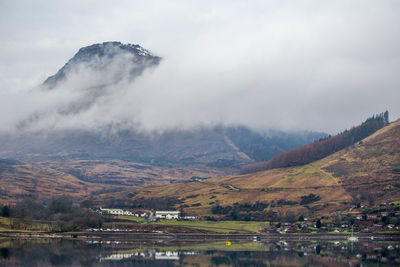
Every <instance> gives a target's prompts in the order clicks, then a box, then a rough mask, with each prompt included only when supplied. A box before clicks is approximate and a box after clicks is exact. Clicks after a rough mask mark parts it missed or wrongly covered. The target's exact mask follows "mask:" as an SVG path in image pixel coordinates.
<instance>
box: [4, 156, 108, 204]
mask: <svg viewBox="0 0 400 267" xmlns="http://www.w3.org/2000/svg"><path fill="white" fill-rule="evenodd" d="M103 188H104V187H103V186H101V185H97V184H90V183H87V182H84V181H81V180H79V179H77V178H76V177H74V176H72V175H69V174H65V173H62V172H59V171H56V170H54V169H50V168H42V167H38V166H33V165H30V164H26V163H24V162H20V161H17V160H10V159H0V203H3V204H4V203H8V204H10V203H15V202H16V201H18V200H21V199H24V198H31V199H49V198H52V197H55V196H61V195H69V196H73V197H80V198H82V197H83V196H88V195H89V194H90V193H91V192H94V191H96V190H102V189H103Z"/></svg>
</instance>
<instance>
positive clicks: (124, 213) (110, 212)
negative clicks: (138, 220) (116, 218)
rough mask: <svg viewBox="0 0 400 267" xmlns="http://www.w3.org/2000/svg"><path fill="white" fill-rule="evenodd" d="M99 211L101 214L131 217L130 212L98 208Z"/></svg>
mask: <svg viewBox="0 0 400 267" xmlns="http://www.w3.org/2000/svg"><path fill="white" fill-rule="evenodd" d="M100 210H101V211H102V212H106V213H108V214H112V215H133V214H132V212H130V211H128V210H122V209H103V208H100Z"/></svg>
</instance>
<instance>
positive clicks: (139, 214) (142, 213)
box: [133, 210, 147, 217]
mask: <svg viewBox="0 0 400 267" xmlns="http://www.w3.org/2000/svg"><path fill="white" fill-rule="evenodd" d="M133 216H135V217H147V213H145V212H143V211H141V210H138V211H136V212H135V213H133Z"/></svg>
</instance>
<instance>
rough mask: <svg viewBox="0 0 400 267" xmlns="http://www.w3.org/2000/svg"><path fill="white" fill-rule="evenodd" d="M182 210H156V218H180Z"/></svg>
mask: <svg viewBox="0 0 400 267" xmlns="http://www.w3.org/2000/svg"><path fill="white" fill-rule="evenodd" d="M179 214H180V211H156V218H159V219H168V220H170V219H179Z"/></svg>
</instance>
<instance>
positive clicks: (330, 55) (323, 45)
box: [0, 1, 400, 133]
mask: <svg viewBox="0 0 400 267" xmlns="http://www.w3.org/2000/svg"><path fill="white" fill-rule="evenodd" d="M264 2H265V3H264ZM180 3H181V2H180ZM274 3H275V4H274ZM123 5H124V7H122V6H120V7H118V6H115V7H113V8H112V9H111V10H113V11H114V12H115V13H116V14H118V15H119V16H118V18H119V19H118V20H115V21H104V20H100V19H99V18H101V17H104V15H105V14H104V12H105V10H108V8H110V7H109V5H108V4H107V3H106V2H101V1H100V3H99V7H97V8H94V9H93V11H91V9H87V10H88V11H87V13H85V14H82V13H79V12H78V13H77V15H76V16H77V18H76V19H77V21H79V22H80V25H88V26H87V27H89V28H86V26H83V29H80V28H79V27H75V26H74V24H69V25H68V27H67V26H66V24H63V22H62V21H57V22H56V25H58V26H60V28H61V29H63V27H67V28H68V29H69V31H70V32H72V28H74V29H75V31H76V33H75V32H74V33H73V34H72V33H71V34H72V35H71V36H74V38H76V40H79V41H77V42H73V41H72V40H73V39H72V38H71V39H69V40H68V42H66V44H65V46H66V47H68V48H69V50H68V51H70V53H73V52H72V51H76V50H77V49H78V48H79V47H80V46H84V45H90V44H91V43H97V42H102V41H103V40H109V39H110V38H113V39H114V40H121V41H123V42H133V43H138V42H139V43H140V44H141V45H143V46H144V47H145V48H146V49H150V50H152V51H153V52H154V53H155V54H157V55H159V56H161V57H163V61H162V62H161V64H160V65H159V66H158V67H156V68H151V69H148V70H146V71H145V72H144V73H143V74H142V75H141V76H140V77H138V78H137V79H135V80H134V81H130V80H128V79H124V78H122V77H124V76H119V75H121V73H122V74H124V70H126V69H129V68H127V66H126V65H124V64H126V62H125V61H123V59H120V60H122V61H115V62H112V64H110V65H109V67H107V69H103V70H93V69H92V68H90V67H88V66H80V69H79V71H75V72H74V73H71V74H70V75H69V77H68V78H67V80H66V81H65V82H64V83H63V84H62V85H60V87H59V88H57V90H50V91H49V90H47V91H46V90H41V89H38V88H35V89H30V90H27V89H22V90H2V92H1V93H0V96H1V97H0V125H1V126H0V130H1V131H3V132H4V131H15V130H17V131H22V129H24V130H31V131H37V130H47V129H74V128H79V129H90V130H99V129H102V128H104V127H109V126H110V125H113V127H116V129H120V128H135V129H140V130H145V131H152V130H158V131H160V130H164V129H169V128H175V127H178V128H191V127H194V126H197V125H213V124H221V123H223V124H241V125H247V126H249V127H252V128H256V129H270V128H274V129H284V130H315V131H325V132H330V133H335V132H338V131H341V130H343V129H344V128H349V127H351V126H352V125H355V124H358V123H360V122H361V121H362V120H364V119H365V118H366V117H368V116H370V115H372V114H374V113H379V112H382V111H384V110H386V109H388V110H389V112H390V113H391V118H392V119H396V118H399V117H400V107H399V105H398V99H400V90H399V88H400V78H399V77H400V73H399V69H400V54H399V52H398V47H399V46H400V36H399V33H398V31H397V28H396V25H398V24H399V23H400V21H399V16H398V15H397V14H398V11H399V9H400V7H399V5H398V4H397V3H396V2H395V1H387V2H385V3H381V2H380V3H376V4H374V3H368V4H367V3H365V1H354V2H351V3H349V2H348V1H339V2H335V4H334V5H330V4H320V1H300V2H299V3H297V4H294V5H288V4H284V3H282V4H276V1H272V2H268V1H256V2H255V3H254V4H245V3H242V2H240V1H233V2H232V1H227V2H224V1H222V2H221V3H219V4H213V3H211V2H207V1H206V2H204V3H203V2H202V4H201V5H200V4H196V3H195V2H191V1H187V2H186V1H185V4H182V3H181V4H178V2H175V1H172V2H169V3H168V4H166V3H162V2H157V5H155V6H154V9H151V10H150V11H147V12H148V13H146V14H148V16H140V14H141V13H140V12H144V11H145V10H149V6H148V5H147V4H144V3H141V4H138V3H136V6H132V5H133V4H129V3H128V2H123ZM177 7H179V8H180V9H178V8H177ZM49 8H53V10H52V11H57V10H56V9H55V7H54V6H52V5H50V7H49ZM67 8H70V11H71V12H72V11H73V10H74V7H67ZM131 10H136V11H135V12H137V13H135V14H136V15H135V16H131V15H130V11H131ZM179 10H180V11H179ZM56 13H57V12H56ZM4 15H7V14H4ZM85 19H87V20H88V23H87V24H85V23H84V22H85ZM36 23H38V24H40V23H39V22H36ZM3 24H4V23H3ZM38 27H40V29H41V30H40V31H39V32H38V34H39V36H40V34H43V36H45V35H46V34H47V35H46V36H49V35H50V36H53V38H55V40H58V39H57V36H59V35H57V34H56V33H54V35H51V34H49V33H50V32H51V31H52V29H51V28H49V26H48V25H47V24H45V23H44V22H43V24H40V25H39V26H38ZM17 28H19V27H18V25H17ZM95 29H101V31H100V30H98V31H97V30H95ZM91 30H93V31H91ZM21 31H22V30H21ZM59 31H60V32H63V31H62V30H59ZM67 32H68V31H67ZM88 32H90V34H89V36H90V37H87V33H88ZM11 36H12V35H11ZM28 38H33V39H34V38H36V37H32V36H31V35H29V34H28ZM11 39H12V38H11ZM12 40H14V42H16V41H15V40H16V39H15V38H14V39H12ZM46 40H47V41H46V42H44V39H42V41H43V42H44V46H43V47H44V50H43V51H41V54H40V55H41V56H43V55H44V52H45V51H49V53H51V54H57V53H56V52H55V47H56V45H54V42H53V41H54V40H53V39H52V40H53V41H52V40H49V39H46ZM100 40H101V41H100ZM33 43H34V44H38V42H33ZM56 43H57V44H58V47H59V49H60V50H61V49H62V45H60V44H59V43H58V42H56ZM12 44H14V43H11V41H7V42H6V44H5V47H6V48H7V49H8V56H7V58H6V59H7V60H8V61H9V62H11V61H12V58H11V57H10V55H13V54H17V53H16V52H14V50H13V48H12V47H13V46H12ZM51 44H53V45H51ZM74 45H75V46H76V47H74ZM38 46H39V47H41V46H40V43H39V44H38ZM49 47H50V48H51V49H50V50H49ZM72 47H73V48H72ZM30 52H31V51H30ZM18 53H23V52H21V51H20V50H19V51H18ZM31 54H32V53H31ZM0 56H1V54H0ZM20 56H21V55H20ZM71 56H72V54H69V55H68V56H66V55H63V57H64V58H63V59H62V60H65V58H68V57H71ZM60 58H62V57H61V56H60ZM60 58H59V60H60ZM27 59H29V60H28V63H29V62H35V64H38V59H36V60H37V61H35V60H34V59H35V58H33V57H31V56H28V57H27ZM58 62H59V63H58V64H62V62H61V63H60V61H58ZM64 62H65V61H64ZM124 62H125V63H124ZM46 64H47V65H46ZM39 65H40V64H39ZM50 65H52V66H54V65H55V64H54V62H51V64H50V63H49V61H46V62H45V63H43V65H42V66H46V68H44V69H46V71H45V72H49V68H50ZM121 66H124V67H123V68H121ZM17 67H18V66H16V67H15V69H17ZM3 69H4V70H5V72H4V73H6V74H7V75H6V76H4V77H6V78H4V79H2V85H3V86H5V85H7V86H8V85H11V84H13V80H12V79H11V78H10V77H16V75H14V74H12V73H11V72H10V71H8V70H6V68H5V67H4V66H3V67H2V70H3ZM11 69H12V68H11ZM36 71H37V72H38V71H40V68H39V70H36ZM54 71H55V70H54ZM37 72H36V74H35V75H38V74H37ZM4 75H5V74H4ZM13 75H14V76H13ZM33 76H34V75H33ZM33 76H29V75H27V76H26V77H33ZM35 77H36V78H34V79H27V80H29V81H30V82H27V84H32V82H31V80H36V81H37V80H38V78H37V77H38V76H35ZM115 77H118V79H115ZM44 78H45V77H43V80H44ZM14 84H19V85H20V84H22V82H20V81H19V82H16V83H14ZM28 87H29V86H27V88H28ZM88 88H89V89H88ZM90 88H92V89H93V88H97V89H99V88H101V90H100V91H101V93H99V90H98V91H95V90H90ZM82 105H83V106H84V107H85V108H76V107H77V106H78V107H81V106H82ZM74 106H75V108H74Z"/></svg>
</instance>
